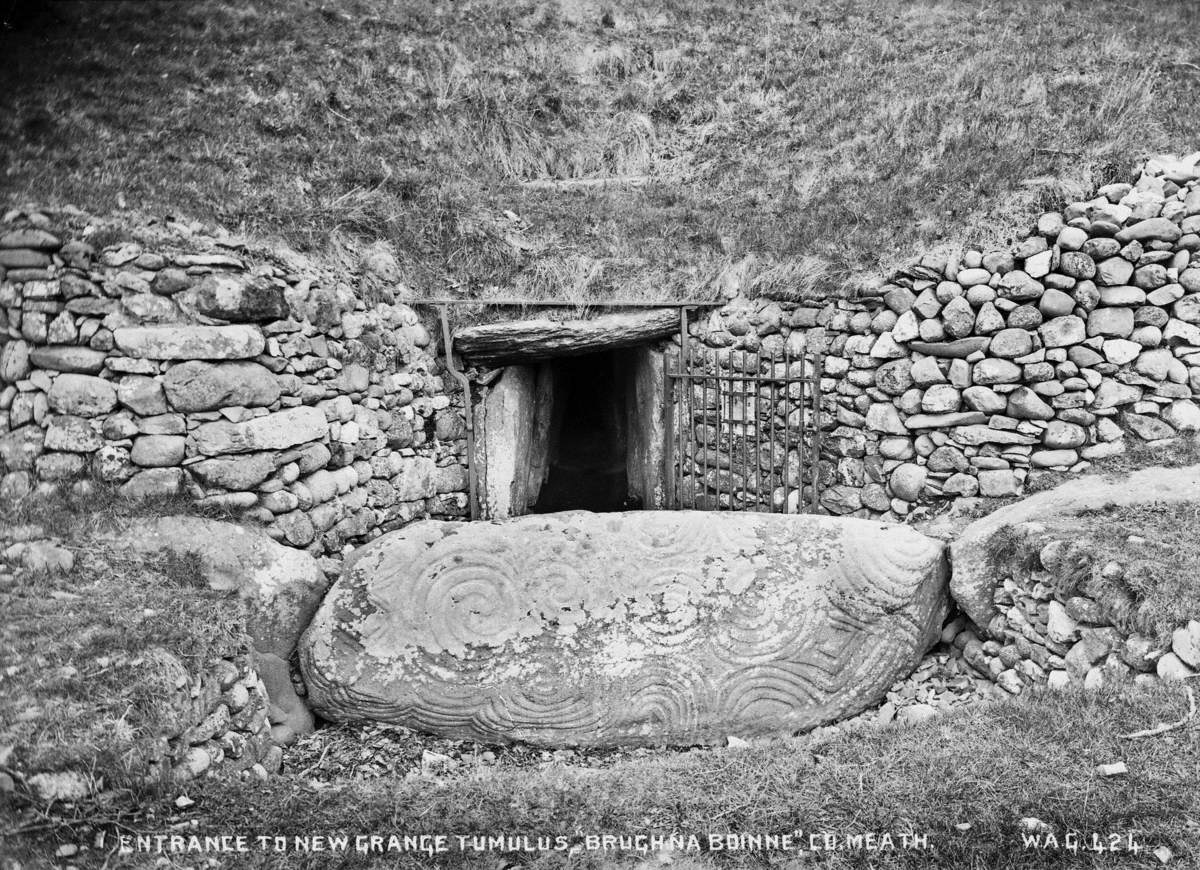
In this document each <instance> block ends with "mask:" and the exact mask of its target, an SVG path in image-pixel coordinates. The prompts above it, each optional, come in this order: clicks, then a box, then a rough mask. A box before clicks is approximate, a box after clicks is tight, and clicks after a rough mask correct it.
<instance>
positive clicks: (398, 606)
mask: <svg viewBox="0 0 1200 870" xmlns="http://www.w3.org/2000/svg"><path fill="white" fill-rule="evenodd" d="M946 570H947V568H946V563H945V559H944V554H943V551H942V547H941V545H939V544H937V543H935V542H933V541H931V540H930V539H928V538H925V537H923V536H921V535H920V534H918V533H916V532H913V531H912V530H910V529H908V528H906V527H903V526H894V525H887V524H882V523H878V522H868V521H864V520H852V519H842V518H833V517H816V516H804V517H797V516H787V515H777V514H752V513H743V514H716V513H708V512H688V513H682V512H650V513H632V514H587V513H583V512H571V513H565V514H548V515H543V516H536V517H533V516H531V517H522V518H519V519H515V520H509V521H505V522H500V523H486V524H485V523H475V524H471V525H469V526H464V525H463V524H457V523H444V522H421V523H417V524H414V525H412V526H409V527H408V528H406V529H404V530H402V531H399V532H393V533H390V534H387V535H384V536H383V537H381V538H379V539H377V540H376V541H373V542H372V543H371V544H368V545H367V546H365V547H363V548H362V549H360V550H358V551H357V552H356V553H355V554H354V556H353V557H352V561H350V562H349V563H347V566H346V569H345V571H344V573H343V575H342V577H341V579H339V580H338V582H337V583H336V584H335V585H334V587H333V588H332V589H331V590H330V592H329V594H328V595H327V596H326V598H325V601H324V603H323V604H322V606H321V608H320V610H319V611H318V613H317V615H316V617H315V618H314V619H313V622H312V625H311V626H310V627H309V629H308V631H307V632H306V633H305V635H304V637H303V638H302V640H301V642H300V644H299V653H300V661H301V670H302V672H303V674H304V676H305V681H306V683H307V685H308V689H309V695H308V700H309V703H310V704H311V705H312V707H313V708H314V710H315V711H316V712H318V713H320V714H321V715H322V716H325V717H327V718H330V719H333V720H348V719H360V718H364V717H366V718H370V719H379V720H384V721H390V722H396V723H402V724H404V725H407V726H411V727H415V728H418V729H421V730H426V731H432V732H434V733H437V734H443V735H447V736H453V737H459V738H468V739H480V740H487V741H496V740H502V741H507V740H522V741H528V742H531V743H535V744H540V745H549V746H555V745H588V746H605V745H620V744H648V745H654V744H663V743H666V744H693V743H714V742H719V741H722V740H724V739H725V738H726V737H728V736H729V735H738V736H749V735H756V734H769V733H779V732H794V731H799V730H804V729H808V728H812V727H815V726H817V725H820V724H823V723H827V722H833V721H836V720H837V719H839V718H841V717H844V716H846V715H849V714H852V713H854V712H856V711H858V710H861V709H864V708H865V707H866V706H868V705H869V704H871V703H872V702H873V701H875V700H877V699H878V698H880V697H881V696H882V695H883V693H884V692H885V691H886V690H887V688H888V687H889V686H890V685H891V683H892V682H893V681H894V680H895V679H896V678H897V677H899V676H902V675H904V674H907V673H910V672H911V670H912V668H913V667H914V665H915V664H916V662H917V661H918V660H919V659H920V657H921V654H922V652H923V651H924V650H925V649H926V648H927V647H928V646H929V645H930V644H931V643H933V642H934V641H935V640H936V639H937V637H938V633H939V630H940V627H941V624H942V620H943V619H944V615H945V612H946V599H945V593H944V591H943V590H944V583H945V576H946Z"/></svg>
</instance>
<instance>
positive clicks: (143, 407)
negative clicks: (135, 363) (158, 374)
mask: <svg viewBox="0 0 1200 870" xmlns="http://www.w3.org/2000/svg"><path fill="white" fill-rule="evenodd" d="M117 401H119V402H120V403H121V404H122V405H124V406H125V407H126V408H128V409H129V410H131V411H133V413H135V414H141V415H143V416H151V415H154V414H164V413H166V410H167V402H166V400H165V399H164V398H163V390H162V384H160V383H159V382H158V380H157V379H156V378H150V377H146V376H145V375H125V377H123V378H121V380H120V381H118V382H117Z"/></svg>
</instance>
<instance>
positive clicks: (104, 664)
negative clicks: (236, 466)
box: [0, 496, 247, 789]
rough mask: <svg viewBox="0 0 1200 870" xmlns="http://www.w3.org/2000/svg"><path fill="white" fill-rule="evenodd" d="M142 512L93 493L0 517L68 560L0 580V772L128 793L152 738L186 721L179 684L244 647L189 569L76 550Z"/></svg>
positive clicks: (226, 597) (234, 625) (239, 625)
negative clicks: (63, 776) (81, 781)
mask: <svg viewBox="0 0 1200 870" xmlns="http://www.w3.org/2000/svg"><path fill="white" fill-rule="evenodd" d="M150 507H151V506H149V505H141V506H134V505H130V504H123V503H121V502H119V501H116V500H112V499H110V498H107V497H103V496H95V497H91V498H86V499H82V500H77V499H55V500H52V501H49V502H42V503H40V504H35V503H32V500H28V501H27V502H26V503H24V504H23V505H21V506H20V507H18V508H17V509H16V510H13V511H9V512H6V513H5V515H4V517H3V518H0V523H4V524H5V525H6V527H7V528H8V529H9V530H10V531H11V532H18V533H20V532H21V530H22V529H23V528H29V526H28V525H27V524H30V523H33V524H35V525H36V527H38V528H40V529H42V530H44V533H45V534H46V535H52V536H53V537H54V538H58V539H62V543H61V546H62V547H63V548H64V549H66V550H69V551H70V552H72V553H73V555H74V558H75V564H74V568H73V569H72V570H71V571H70V572H69V573H59V572H41V571H31V570H27V569H24V568H21V567H17V568H16V570H15V571H13V572H12V573H5V574H0V579H2V585H0V609H3V611H4V614H5V617H4V620H3V624H2V625H0V660H2V661H3V662H4V663H5V665H6V667H5V669H4V670H3V672H0V746H3V747H4V748H5V749H7V750H8V751H9V752H8V755H7V759H6V760H5V761H4V762H3V765H4V766H5V767H7V768H10V769H13V770H18V771H21V772H23V773H25V774H29V773H34V772H40V771H64V770H73V771H77V772H81V773H84V774H86V775H87V776H88V777H90V778H91V779H92V780H93V781H94V782H95V783H97V784H98V786H99V787H100V788H102V789H103V788H109V789H112V788H124V787H136V786H137V785H138V779H139V776H140V775H141V774H144V773H145V772H146V771H145V767H144V763H145V762H146V761H147V760H148V759H150V758H153V757H155V755H156V753H157V751H158V749H159V741H160V740H161V737H162V736H163V734H164V732H171V733H174V732H177V731H179V730H181V729H182V728H183V727H185V726H186V725H188V724H191V723H190V722H189V721H187V720H186V718H185V717H186V716H187V714H188V698H187V697H186V692H184V693H181V692H180V691H179V688H180V686H179V682H180V680H181V679H183V678H186V677H187V676H188V675H192V676H195V675H197V674H199V673H200V672H201V671H202V670H204V669H205V666H206V665H207V664H208V663H209V662H210V661H212V660H213V659H217V658H222V657H229V656H235V655H238V654H241V653H243V652H245V651H246V649H247V646H246V637H245V633H244V618H243V616H242V609H241V607H240V605H239V603H238V601H237V599H236V596H234V595H232V594H231V593H227V592H214V591H212V590H210V589H208V587H207V586H206V585H205V583H204V580H203V577H202V574H201V571H200V569H199V566H198V565H197V564H195V563H194V561H192V560H189V559H186V558H156V559H142V558H140V557H136V556H129V557H126V558H122V557H121V556H120V555H119V554H118V553H116V552H114V551H113V550H112V549H111V548H105V549H104V551H103V552H98V551H96V550H94V549H91V548H89V547H88V546H87V544H86V538H87V533H88V531H89V530H91V529H94V528H95V527H96V526H97V525H102V524H104V523H106V522H109V521H111V520H112V519H113V518H114V517H115V516H117V515H120V514H121V513H123V512H127V511H132V510H136V509H140V510H147V509H149V508H150ZM156 507H158V508H160V509H166V510H170V508H171V506H170V505H156ZM0 537H6V536H0ZM37 537H40V535H38V536H37ZM10 570H11V569H10Z"/></svg>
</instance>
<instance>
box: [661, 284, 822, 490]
mask: <svg viewBox="0 0 1200 870" xmlns="http://www.w3.org/2000/svg"><path fill="white" fill-rule="evenodd" d="M679 341H680V347H679V353H678V355H677V356H675V357H672V355H669V354H668V355H666V356H664V359H663V368H664V375H665V377H664V389H665V396H664V413H665V418H664V422H665V424H666V431H665V437H664V444H665V446H666V447H667V451H666V455H665V457H664V460H665V466H666V468H665V474H666V484H667V485H666V490H665V491H666V495H667V501H668V505H667V507H669V508H674V509H679V510H682V509H686V508H691V509H695V508H697V507H711V508H712V509H715V510H766V511H768V512H773V511H779V512H796V513H800V512H804V511H805V510H806V509H807V510H808V511H809V512H812V513H816V512H818V511H819V507H820V494H821V476H820V463H819V458H820V449H821V435H820V432H821V420H820V394H821V389H820V386H821V384H820V381H821V363H822V360H821V355H820V353H819V352H817V353H814V354H813V355H812V360H811V364H810V363H809V361H808V359H806V357H805V355H801V358H800V359H798V360H795V361H793V360H792V357H791V348H790V347H789V346H788V343H786V342H785V343H784V346H783V349H782V354H770V356H769V358H768V359H767V360H766V365H765V366H764V358H763V354H762V352H761V350H759V351H745V350H742V351H731V352H730V354H729V359H728V362H727V365H726V366H724V367H723V366H722V365H721V361H720V359H719V354H718V355H712V362H711V365H710V364H709V358H710V354H708V353H707V351H706V350H705V349H703V348H701V349H700V351H699V354H698V353H697V350H696V348H695V347H694V346H693V344H692V342H691V340H690V338H689V336H688V330H687V312H686V310H685V309H683V308H681V309H680V326H679ZM698 356H699V359H698V358H697V357H698ZM779 356H782V364H781V363H780V362H779ZM672 362H675V363H676V367H675V368H674V369H673V368H672ZM764 369H765V370H764ZM710 382H711V384H712V401H711V403H710V392H709V384H710ZM793 385H795V386H794V387H793ZM764 404H765V405H766V407H765V408H764ZM697 406H699V407H697ZM714 433H715V437H713V436H714ZM781 437H782V442H783V443H782V454H781V455H780V454H779V453H778V451H779V449H780V446H781V445H780V438H781ZM793 444H794V446H795V451H796V462H795V474H794V475H793V473H792V466H793V462H792V450H793ZM764 478H765V480H766V491H765V492H764V491H763V481H764ZM777 480H778V482H779V485H778V486H776V481H777ZM806 489H807V490H808V491H807V492H805V490H806ZM777 493H778V495H777ZM793 496H794V498H793ZM806 496H807V498H806Z"/></svg>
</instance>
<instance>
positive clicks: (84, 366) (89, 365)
mask: <svg viewBox="0 0 1200 870" xmlns="http://www.w3.org/2000/svg"><path fill="white" fill-rule="evenodd" d="M104 356H105V354H104V351H101V350H92V349H91V348H90V347H76V346H74V345H69V344H61V345H49V346H46V347H35V348H34V349H33V350H31V351H30V352H29V362H30V363H32V364H33V366H34V367H35V368H39V369H49V370H50V371H55V372H77V373H80V374H85V375H94V374H98V373H99V372H100V370H101V369H102V368H104Z"/></svg>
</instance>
